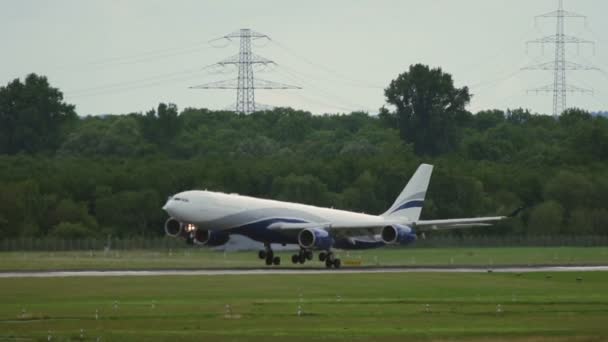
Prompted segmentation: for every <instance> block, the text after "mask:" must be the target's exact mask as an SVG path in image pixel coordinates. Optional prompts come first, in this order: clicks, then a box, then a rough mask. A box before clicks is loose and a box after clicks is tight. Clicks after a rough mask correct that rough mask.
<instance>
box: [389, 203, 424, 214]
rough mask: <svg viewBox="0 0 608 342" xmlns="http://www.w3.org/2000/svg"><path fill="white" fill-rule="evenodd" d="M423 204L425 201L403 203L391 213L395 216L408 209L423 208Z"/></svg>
mask: <svg viewBox="0 0 608 342" xmlns="http://www.w3.org/2000/svg"><path fill="white" fill-rule="evenodd" d="M423 204H424V200H411V201H407V202H405V203H403V204H402V205H400V206H398V207H397V208H396V209H395V210H393V211H392V212H391V214H393V213H395V212H397V211H399V210H403V209H408V208H422V205H423Z"/></svg>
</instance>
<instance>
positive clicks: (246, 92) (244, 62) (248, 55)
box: [190, 29, 301, 114]
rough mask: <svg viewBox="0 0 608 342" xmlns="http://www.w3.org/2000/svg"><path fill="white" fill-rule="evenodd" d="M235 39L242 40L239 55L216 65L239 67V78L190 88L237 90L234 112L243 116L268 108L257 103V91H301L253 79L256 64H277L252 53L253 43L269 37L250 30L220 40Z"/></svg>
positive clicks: (233, 33) (281, 84)
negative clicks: (261, 108)
mask: <svg viewBox="0 0 608 342" xmlns="http://www.w3.org/2000/svg"><path fill="white" fill-rule="evenodd" d="M234 38H238V39H239V40H240V48H239V53H238V54H237V55H234V56H232V57H228V58H226V59H224V60H222V61H220V62H218V63H216V64H215V65H219V66H222V67H225V66H228V65H237V66H238V76H237V78H236V79H231V80H225V81H217V82H211V83H206V84H201V85H198V86H194V87H190V88H192V89H236V105H235V106H234V110H235V111H236V112H237V113H243V114H250V113H253V112H255V111H256V109H258V110H259V109H260V107H267V106H263V105H260V104H259V103H256V102H255V89H301V88H300V87H297V86H292V85H288V84H283V83H276V82H272V81H266V80H261V79H256V78H254V77H253V66H254V65H255V64H261V65H269V64H276V63H275V62H274V61H271V60H269V59H266V58H264V57H261V56H258V55H256V54H254V53H253V52H251V41H252V40H255V39H270V38H269V37H268V36H267V35H265V34H261V33H258V32H255V31H252V30H250V29H241V30H239V31H235V32H232V33H230V34H228V35H225V36H223V37H221V38H218V39H228V40H232V39H234ZM218 39H214V40H218Z"/></svg>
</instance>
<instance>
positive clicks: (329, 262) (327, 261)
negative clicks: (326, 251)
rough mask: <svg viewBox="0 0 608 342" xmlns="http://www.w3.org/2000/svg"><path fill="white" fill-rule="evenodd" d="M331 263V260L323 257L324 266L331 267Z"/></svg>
mask: <svg viewBox="0 0 608 342" xmlns="http://www.w3.org/2000/svg"><path fill="white" fill-rule="evenodd" d="M332 265H333V262H331V260H329V259H325V267H327V268H331V266H332Z"/></svg>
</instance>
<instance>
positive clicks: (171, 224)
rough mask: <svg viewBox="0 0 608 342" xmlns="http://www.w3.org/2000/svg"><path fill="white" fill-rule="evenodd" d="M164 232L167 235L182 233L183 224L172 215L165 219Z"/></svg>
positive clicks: (180, 234)
mask: <svg viewBox="0 0 608 342" xmlns="http://www.w3.org/2000/svg"><path fill="white" fill-rule="evenodd" d="M165 233H167V235H169V236H173V237H178V236H182V235H183V233H184V225H183V224H182V223H181V222H179V221H178V220H176V219H174V218H173V217H169V219H167V221H165Z"/></svg>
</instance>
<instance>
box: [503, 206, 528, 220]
mask: <svg viewBox="0 0 608 342" xmlns="http://www.w3.org/2000/svg"><path fill="white" fill-rule="evenodd" d="M524 209H526V207H523V206H522V207H519V208H517V209H515V210H513V212H512V213H510V214H509V215H507V217H515V216H517V215H519V213H521V212H522V211H523V210H524Z"/></svg>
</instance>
